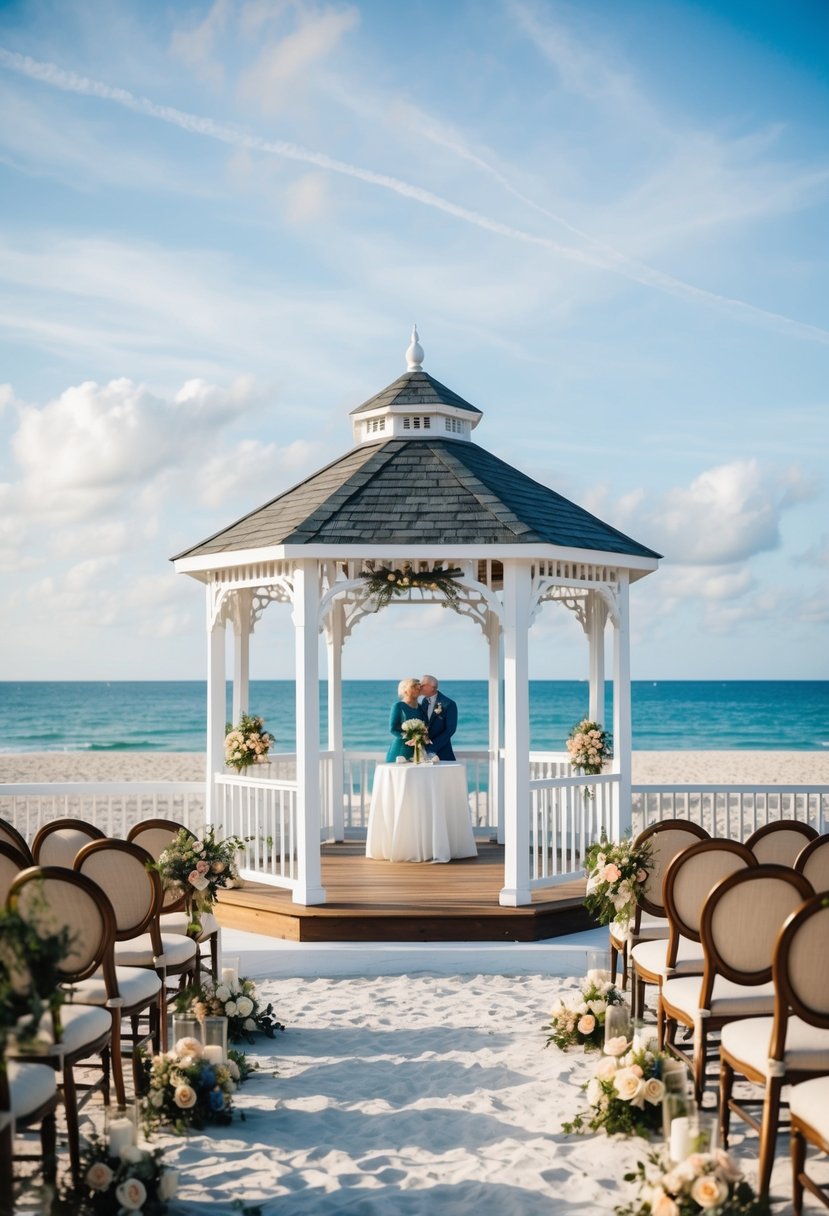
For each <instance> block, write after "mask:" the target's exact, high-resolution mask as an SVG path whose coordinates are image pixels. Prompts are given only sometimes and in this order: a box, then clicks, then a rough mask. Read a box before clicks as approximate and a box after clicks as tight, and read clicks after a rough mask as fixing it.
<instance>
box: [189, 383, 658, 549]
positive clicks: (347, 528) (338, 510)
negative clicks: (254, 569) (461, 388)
mask: <svg viewBox="0 0 829 1216" xmlns="http://www.w3.org/2000/svg"><path fill="white" fill-rule="evenodd" d="M414 374H415V375H416V376H418V377H422V378H423V379H424V380H428V381H429V382H430V383H431V384H432V385H437V386H438V388H439V389H440V390H441V391H443V392H446V393H450V390H448V389H443V386H442V385H438V382H437V381H432V379H431V377H429V376H427V375H426V374H425V373H423V372H419V373H414ZM410 375H411V373H410ZM407 379H408V376H401V377H400V380H398V381H395V384H393V385H390V386H389V388H388V389H385V390H384V393H392V391H393V390H394V389H395V385H400V383H401V381H404V380H407ZM383 395H384V394H378V397H375V398H372V401H377V400H378V398H379V397H382V396H383ZM451 396H453V397H454V394H451ZM458 400H460V399H458ZM368 404H369V403H366V405H368ZM453 404H454V402H453ZM360 408H361V409H362V408H364V407H360ZM466 408H467V409H474V408H475V407H474V406H466ZM477 412H478V413H480V411H477ZM424 544H425V545H428V546H429V547H430V548H431V547H434V546H445V547H446V549H447V550H449V551H451V550H453V549H456V548H458V547H459V546H462V545H463V546H470V545H471V546H502V545H509V546H513V545H529V546H535V547H538V546H548V545H554V546H557V547H563V548H566V549H578V550H591V551H596V552H601V553H603V554H608V553H610V554H619V555H626V556H631V557H637V558H646V559H657V558H659V556H660V554H658V553H656V552H654V550H653V549H649V548H647V547H646V546H645V545H642V544H639V542H638V541H635V540H633V539H632V538H631V537H629V536H626V535H625V534H624V533H622V532H620V531H618V529H616V528H613V527H611V526H610V524H606V523H604V522H603V521H602V520H600V519H598V518H597V517H596V516H595V515H591V514H590V512H589V511H585V510H584V509H583V508H582V507H579V506H577V505H576V504H575V503H573V502H570V501H569V500H568V499H566V498H564V497H562V495H561V494H557V493H556V492H555V490H551V489H549V488H548V487H547V486H544V485H541V484H540V483H539V482H537V481H533V479H532V478H531V477H528V476H527V475H526V474H525V473H522V472H520V471H519V470H518V469H514V468H513V467H512V466H511V465H508V464H507V463H506V462H505V461H503V460H500V459H499V458H498V457H497V456H494V455H493V454H492V453H491V452H488V451H486V449H485V448H482V447H479V446H478V445H477V444H475V443H472V442H466V443H458V442H457V441H454V440H452V439H442V438H438V437H435V438H431V437H430V438H428V439H427V438H425V437H419V438H418V439H388V440H386V441H385V442H381V443H363V444H361V445H359V446H358V447H356V448H354V449H353V450H352V451H350V452H348V453H347V454H346V455H344V456H341V457H340V458H339V459H338V460H335V461H333V462H332V463H331V464H329V465H327V466H326V467H325V468H324V469H321V470H320V471H319V472H317V473H314V474H313V475H312V476H311V477H309V478H307V479H306V480H305V481H303V482H300V484H299V485H297V486H294V487H293V489H290V490H287V491H285V493H284V494H280V495H279V497H278V498H274V499H273V500H271V501H270V502H268V503H266V504H265V505H264V506H262V507H260V508H259V509H258V510H255V511H252V512H251V513H250V514H249V515H245V516H244V517H243V518H242V519H240V520H237V521H236V523H233V524H231V525H230V526H229V527H227V528H224V529H223V530H222V531H221V532H217V533H216V534H215V535H214V536H212V537H210V538H209V539H207V540H205V541H203V542H202V543H201V544H198V545H195V546H194V547H193V548H191V549H187V550H185V551H184V552H183V553H179V554H177V555H176V559H174V560H178V559H179V558H191V559H192V558H210V557H212V556H216V555H219V554H230V553H233V552H234V551H241V550H252V549H255V550H258V551H261V550H262V549H267V548H271V547H274V546H302V545H314V546H319V545H325V546H328V545H332V546H340V545H342V546H355V545H358V546H368V547H371V548H372V549H376V548H377V547H378V546H380V547H382V546H396V545H424ZM492 556H497V554H493V555H492Z"/></svg>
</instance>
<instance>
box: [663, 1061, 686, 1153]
mask: <svg viewBox="0 0 829 1216" xmlns="http://www.w3.org/2000/svg"><path fill="white" fill-rule="evenodd" d="M662 1084H663V1085H664V1086H665V1094H664V1097H663V1099H662V1135H663V1136H664V1138H665V1143H666V1144H669V1143H670V1137H671V1121H672V1120H673V1119H674V1118H675V1117H676V1116H678V1115H679V1116H682V1115H688V1114H690V1110H691V1105H692V1103H693V1098H692V1097H691V1095H690V1093H689V1092H688V1074H687V1072H686V1071H685V1065H684V1064H682V1063H681V1061H679V1060H665V1061H664V1062H663V1065H662Z"/></svg>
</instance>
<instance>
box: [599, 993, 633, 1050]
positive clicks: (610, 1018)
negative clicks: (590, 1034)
mask: <svg viewBox="0 0 829 1216" xmlns="http://www.w3.org/2000/svg"><path fill="white" fill-rule="evenodd" d="M629 1046H630V1010H629V1009H628V1007H627V1005H608V1007H607V1009H606V1010H605V1014H604V1050H605V1052H606V1053H607V1055H611V1056H620V1055H624V1053H625V1052H626V1051H627V1049H628V1047H629Z"/></svg>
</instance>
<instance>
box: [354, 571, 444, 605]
mask: <svg viewBox="0 0 829 1216" xmlns="http://www.w3.org/2000/svg"><path fill="white" fill-rule="evenodd" d="M462 574H463V571H462V570H460V569H457V568H447V569H444V568H443V567H442V566H435V568H434V569H433V570H415V569H414V567H413V566H412V565H411V563H410V562H404V563H403V566H402V567H400V568H398V567H396V566H379V567H377V568H376V569H374V570H366V571H364V572H363V573H362V574H361V575H360V577H361V578H362V579H363V581H364V582H365V584H366V588H367V589H368V592H369V594H370V596H371V599H372V600H373V602H374V606H375V608H378V609H379V608H385V607H386V605H387V604H390V603H391V601H392V600H393V599H394V598H395V597H396V596H403V595H407V594H408V593H409V592H410V591H420V592H421V594H423V592H425V591H439V592H440V593H441V595H443V596H444V598H445V599H446V602H447V603H448V604H449V607H450V608H454V610H455V611H456V612H458V611H460V593H459V591H458V588H457V583H456V580H457V579H458V578H460V576H461V575H462ZM423 598H424V599H425V598H426V597H425V596H424V597H423Z"/></svg>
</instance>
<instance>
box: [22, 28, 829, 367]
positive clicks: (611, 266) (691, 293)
mask: <svg viewBox="0 0 829 1216" xmlns="http://www.w3.org/2000/svg"><path fill="white" fill-rule="evenodd" d="M0 66H3V67H6V68H8V69H10V70H11V71H14V72H18V73H19V74H20V75H22V76H27V77H28V78H29V79H31V80H37V81H40V82H41V83H42V84H47V85H50V86H51V87H52V88H55V89H60V90H62V91H63V92H66V93H80V94H83V95H84V96H87V97H99V98H101V99H102V100H104V101H112V102H115V103H116V104H117V105H120V106H123V107H124V108H125V109H127V110H132V111H133V112H134V113H136V114H143V115H146V116H147V117H149V118H155V119H157V120H158V121H160V122H165V123H168V124H170V125H171V126H175V127H179V128H180V129H182V130H184V131H190V132H192V133H193V134H195V135H202V136H204V137H206V138H208V139H215V140H218V141H219V142H221V143H226V144H231V145H233V146H234V147H238V148H244V149H247V150H249V151H257V152H263V153H266V154H269V155H272V156H280V157H283V158H284V159H286V160H294V161H300V162H302V163H304V164H309V165H315V166H316V167H317V168H319V169H325V170H328V171H329V172H331V173H339V174H341V175H343V176H345V177H352V178H356V179H357V180H358V181H362V182H366V183H367V184H368V185H372V186H379V187H380V188H381V189H383V190H388V191H390V192H392V193H394V194H398V195H400V196H401V197H403V198H408V199H411V200H412V201H414V202H417V203H420V204H422V205H423V206H425V207H433V208H435V209H436V210H438V211H442V212H444V213H445V214H446V215H451V216H453V217H454V218H455V219H458V220H461V221H463V222H464V223H467V224H472V225H474V226H475V227H477V228H482V229H484V231H486V232H491V233H493V234H495V235H496V236H503V237H506V238H508V239H510V240H514V241H521V242H522V243H524V244H528V245H535V246H537V247H540V248H542V249H545V250H546V251H547V252H549V253H552V254H555V255H556V256H557V257H561V258H565V259H567V260H568V261H572V262H578V263H580V264H582V265H585V266H591V267H594V268H596V269H601V270H610V271H613V272H614V273H615V274H619V275H621V276H622V277H624V278H626V279H630V280H632V281H633V282H636V283H639V284H640V285H643V286H647V287H654V288H656V289H657V290H660V291H664V292H667V293H668V294H670V295H674V296H680V297H683V298H685V299H693V300H696V301H698V302H700V303H703V304H705V305H707V306H709V307H714V308H717V309H718V310H725V311H727V312H729V313H731V314H732V315H733V316H735V317H738V318H742V319H750V320H753V321H756V322H760V323H762V324H764V325H767V326H768V325H771V326H772V327H773V328H774V329H776V330H778V331H781V332H784V333H790V334H792V335H794V336H796V337H799V338H805V339H808V340H810V341H815V342H821V343H825V344H829V331H827V330H825V329H821V328H819V327H818V326H816V325H809V324H806V323H804V322H802V321H795V320H792V318H791V317H786V316H783V315H782V314H780V313H774V312H769V311H768V310H766V309H763V308H757V307H756V306H755V305H753V304H747V303H745V301H743V300H738V299H731V298H729V297H728V296H722V295H718V294H717V293H716V292H711V291H706V290H705V289H704V288H701V287H694V286H692V285H691V284H689V283H684V282H682V281H681V280H679V279H674V278H672V277H671V276H670V275H667V274H663V273H662V272H661V271H658V270H654V269H652V268H651V267H649V266H646V265H644V264H642V263H637V262H635V261H632V260H631V259H629V258H627V257H626V256H625V255H624V254H621V253H618V252H617V251H616V250H614V249H612V248H610V247H608V246H602V245H600V244H599V243H598V242H595V241H594V240H593V238H591V237H589V236H587V234H585V233H582V232H580V231H579V230H578V229H576V228H573V226H572V225H570V224H567V225H566V226H567V227H568V228H569V229H570V231H572V232H573V233H574V234H576V235H578V236H580V237H581V238H582V239H585V240H587V241H590V243H591V244H593V245H594V246H595V249H594V250H582V249H575V248H573V247H572V246H570V245H563V244H561V243H560V242H558V241H554V240H552V239H551V238H549V237H545V236H539V235H537V234H535V233H531V232H526V231H524V229H522V228H515V227H513V226H512V225H510V224H505V223H503V222H502V221H500V220H495V219H492V218H491V217H489V216H487V215H482V214H481V213H480V212H478V211H472V210H470V209H469V208H467V207H462V206H460V205H459V204H458V203H453V202H451V201H450V200H449V199H445V198H442V197H441V196H440V195H439V194H434V193H433V192H432V191H430V190H424V189H423V188H422V187H420V186H416V185H414V184H412V183H411V182H406V181H403V180H401V179H400V178H397V177H391V176H390V175H388V174H385V173H376V172H374V170H372V169H364V168H362V167H361V166H359V165H351V164H349V163H348V162H346V161H342V160H338V159H337V158H336V157H332V156H328V155H327V154H326V153H325V152H315V151H313V150H312V149H309V148H303V147H302V146H301V145H299V144H294V143H288V142H285V141H283V140H269V139H263V138H262V137H261V136H258V135H251V134H250V133H249V132H246V131H243V130H240V129H239V128H237V127H233V126H230V125H229V124H225V123H218V122H215V121H214V120H213V119H211V118H204V117H203V116H201V115H198V114H188V113H187V112H186V111H184V110H178V109H175V108H174V107H173V106H161V105H158V104H157V103H156V102H153V101H150V100H149V98H147V97H136V96H135V94H133V93H130V92H128V91H127V90H126V89H120V88H114V87H113V86H111V85H108V84H104V83H103V82H102V81H99V80H92V79H90V78H89V77H87V76H79V75H78V74H77V73H76V72H68V71H65V70H64V69H63V68H59V67H58V66H57V65H56V64H54V63H42V62H40V61H38V60H36V59H32V58H30V57H29V56H28V55H21V54H19V53H18V52H16V51H8V50H6V49H5V48H3V47H0ZM467 156H468V157H469V159H474V160H475V161H476V163H478V164H479V165H480V167H481V168H484V169H486V170H487V171H488V172H490V173H494V174H495V175H496V176H497V177H498V178H499V180H500V181H501V182H502V184H503V185H505V186H507V188H508V189H509V190H510V192H511V193H513V194H515V195H517V196H518V197H519V198H520V199H521V200H522V201H523V202H525V203H527V204H529V205H530V206H532V207H534V208H535V209H536V210H539V211H541V212H542V213H546V214H548V216H549V217H550V218H551V219H555V220H556V221H557V222H559V223H564V222H565V221H562V220H561V218H560V217H559V216H554V215H553V214H552V213H551V212H545V208H543V207H540V206H539V204H537V203H534V202H533V201H532V200H531V199H528V198H525V197H524V196H523V195H521V194H519V192H518V191H516V190H515V189H514V187H512V186H511V185H510V184H509V183H508V182H507V181H506V179H505V178H503V177H502V175H501V174H500V173H498V172H497V170H494V169H492V167H491V166H489V165H487V164H486V162H485V161H481V160H480V159H479V158H477V157H472V156H470V155H469V154H468V153H467Z"/></svg>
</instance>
